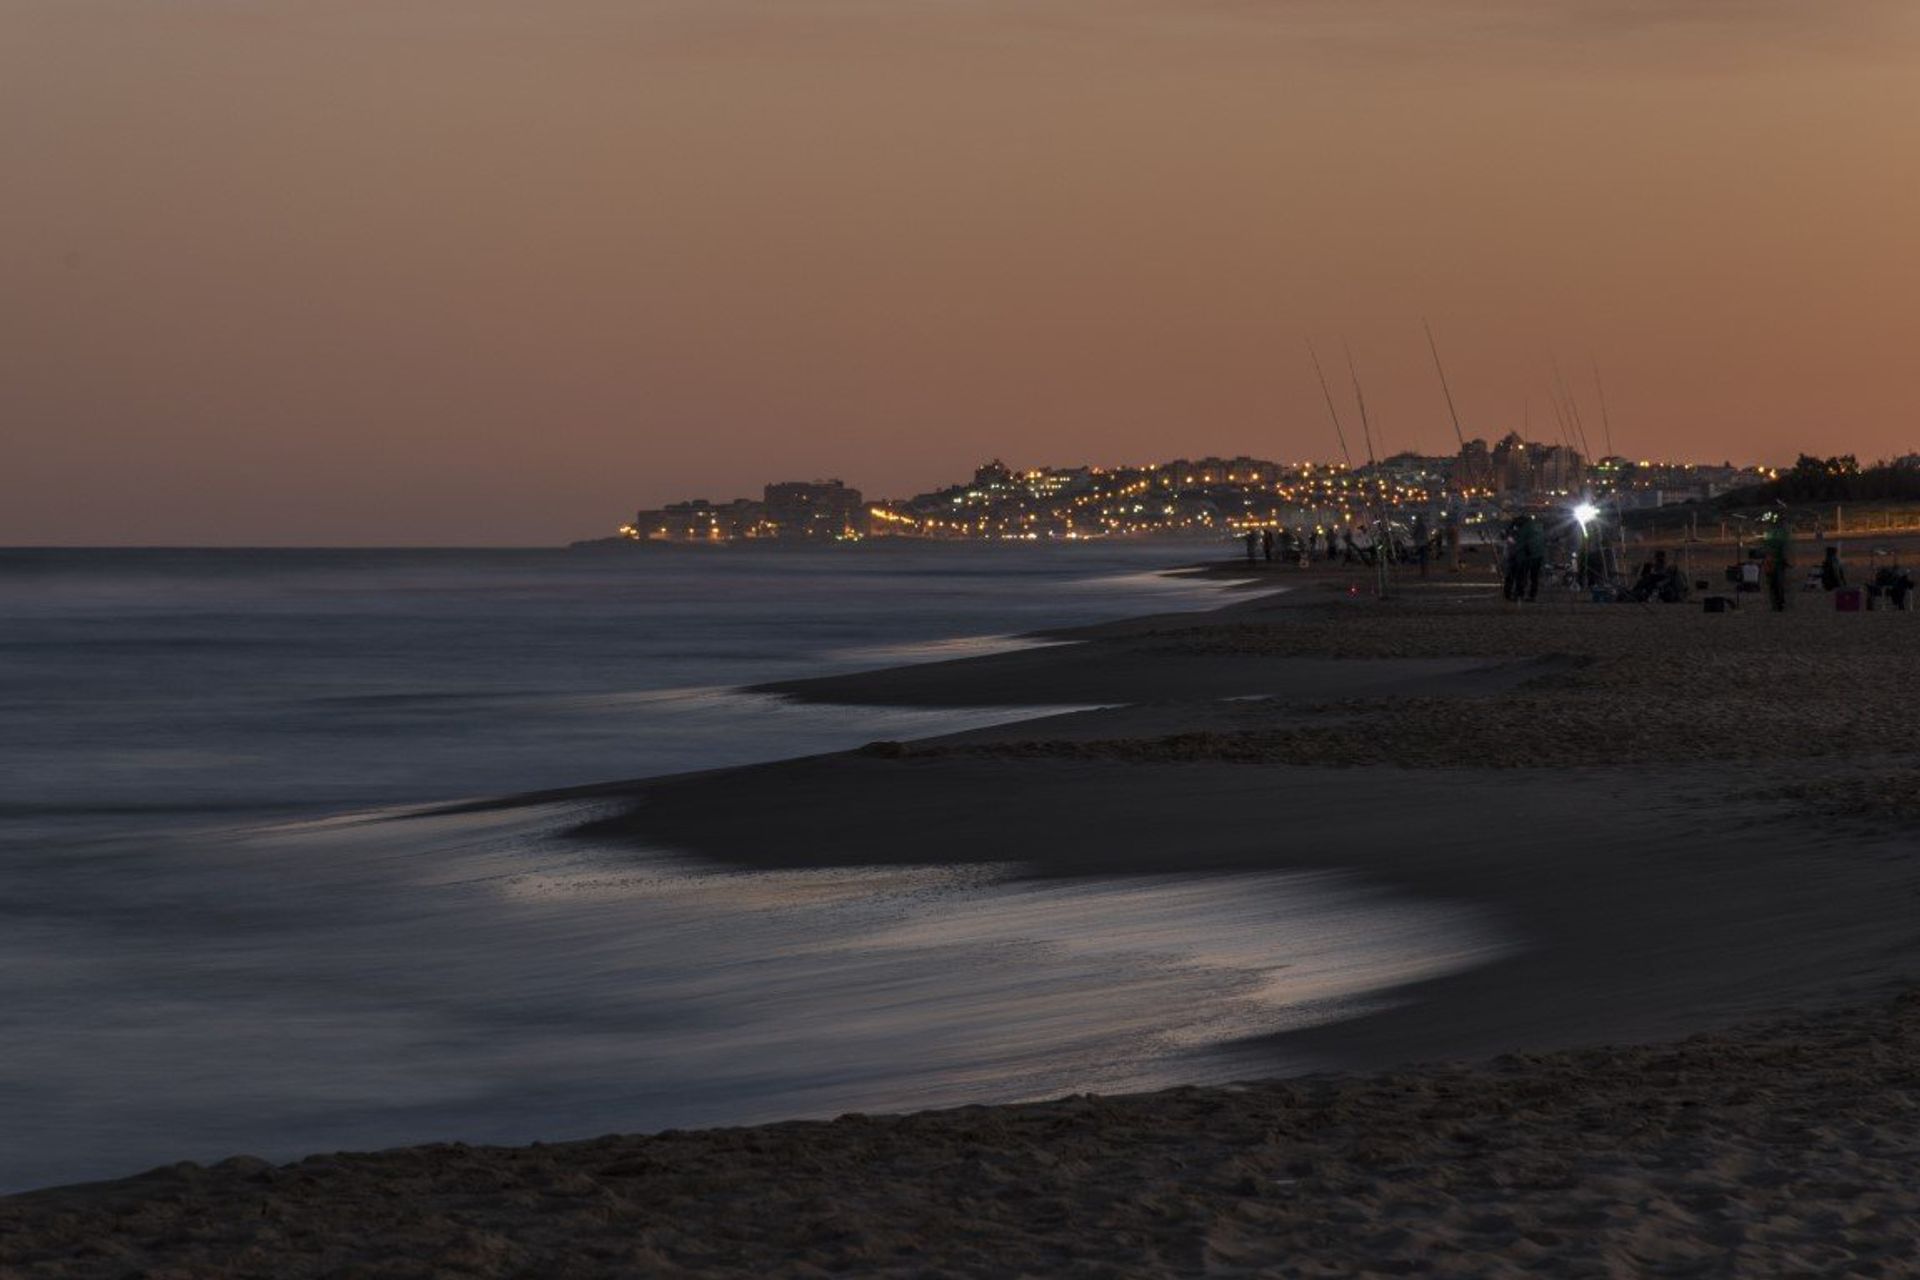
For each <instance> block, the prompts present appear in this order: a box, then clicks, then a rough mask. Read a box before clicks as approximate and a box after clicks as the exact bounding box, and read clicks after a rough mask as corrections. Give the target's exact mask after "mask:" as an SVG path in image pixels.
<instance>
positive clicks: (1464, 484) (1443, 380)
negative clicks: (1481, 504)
mask: <svg viewBox="0 0 1920 1280" xmlns="http://www.w3.org/2000/svg"><path fill="white" fill-rule="evenodd" d="M1420 327H1421V328H1423V329H1425V330H1426V331H1427V350H1429V351H1431V352H1432V353H1433V371H1434V372H1435V373H1437V374H1439V375H1440V394H1441V395H1443V396H1445V397H1446V400H1447V417H1448V418H1450V419H1452V421H1453V438H1454V439H1455V440H1457V441H1459V443H1460V464H1461V466H1460V470H1461V472H1462V476H1461V483H1460V507H1461V509H1460V516H1459V522H1457V523H1456V522H1452V521H1450V522H1449V523H1450V527H1451V528H1452V530H1453V532H1452V534H1451V537H1452V538H1453V543H1454V547H1455V551H1454V558H1453V567H1454V568H1455V569H1456V570H1458V569H1459V567H1460V557H1459V550H1458V547H1459V525H1460V524H1461V523H1464V522H1465V520H1466V518H1467V508H1469V507H1470V506H1472V504H1473V480H1474V477H1473V476H1472V475H1470V474H1467V473H1466V466H1467V433H1466V431H1465V430H1463V429H1462V428H1461V426H1460V411H1459V410H1458V409H1456V408H1454V405H1453V388H1452V387H1450V386H1448V385H1447V367H1446V366H1445V365H1444V364H1442V363H1441V362H1440V344H1439V343H1437V342H1435V341H1434V340H1433V326H1432V325H1431V324H1429V323H1428V322H1427V320H1426V318H1425V317H1424V316H1423V317H1421V320H1420ZM1493 480H1494V477H1493V455H1492V454H1491V453H1489V454H1488V455H1487V491H1488V492H1489V493H1491V492H1492V491H1493V487H1494V484H1493Z"/></svg>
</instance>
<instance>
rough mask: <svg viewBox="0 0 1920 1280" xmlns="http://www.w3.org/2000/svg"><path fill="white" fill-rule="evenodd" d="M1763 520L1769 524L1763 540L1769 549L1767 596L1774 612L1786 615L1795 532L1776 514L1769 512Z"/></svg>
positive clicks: (1766, 570)
mask: <svg viewBox="0 0 1920 1280" xmlns="http://www.w3.org/2000/svg"><path fill="white" fill-rule="evenodd" d="M1761 519H1763V520H1765V521H1766V522H1767V532H1766V533H1765V535H1763V537H1762V539H1761V542H1762V545H1764V546H1765V547H1766V549H1767V563H1766V569H1765V572H1766V575H1767V595H1768V596H1769V597H1771V598H1772V600H1773V611H1774V612H1775V613H1785V612H1786V611H1787V570H1789V569H1791V568H1792V567H1793V555H1792V551H1793V530H1791V529H1789V528H1787V522H1786V521H1785V520H1782V519H1781V518H1780V517H1779V516H1778V515H1777V514H1776V513H1774V512H1771V511H1770V512H1768V513H1767V514H1766V515H1764V516H1762V517H1761Z"/></svg>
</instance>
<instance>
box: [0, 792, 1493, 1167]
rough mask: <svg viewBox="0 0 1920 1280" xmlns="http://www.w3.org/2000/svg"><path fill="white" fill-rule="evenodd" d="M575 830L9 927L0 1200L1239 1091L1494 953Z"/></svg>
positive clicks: (465, 826)
mask: <svg viewBox="0 0 1920 1280" xmlns="http://www.w3.org/2000/svg"><path fill="white" fill-rule="evenodd" d="M595 812H597V810H596V809H595V808H594V806H591V805H582V804H566V805H550V806H543V807H539V808H534V809H526V810H516V811H505V812H468V813H448V814H427V815H419V814H415V815H413V816H410V817H408V818H407V820H405V821H386V822H377V821H371V820H370V819H371V818H373V817H376V816H379V815H376V814H367V813H363V814H359V815H353V816H351V817H343V818H339V819H332V820H326V821H316V822H305V823H297V824H287V825H284V826H281V827H278V828H274V829H271V830H267V831H261V832H256V833H253V834H250V835H247V836H244V837H228V838H223V839H216V838H209V837H195V838H194V839H193V840H192V841H191V842H189V843H187V844H184V845H182V846H181V847H178V848H174V849H170V850H168V851H167V853H168V856H167V857H166V858H165V859H164V860H161V859H155V858H153V857H151V856H149V855H150V854H151V850H147V849H141V850H138V851H133V850H129V852H128V856H126V857H124V858H119V859H115V858H111V857H109V856H108V855H107V854H105V853H102V854H101V855H100V859H101V860H100V861H99V862H98V863H97V865H95V866H94V867H93V872H94V873H93V874H91V875H89V876H87V877H86V878H85V879H84V880H75V879H74V878H73V877H71V876H68V877H66V878H65V879H64V880H63V881H62V889H63V894H64V895H65V896H64V898H63V901H62V903H61V907H62V909H61V910H60V911H58V912H54V911H49V910H45V909H41V910H35V911H32V912H31V913H30V915H29V916H28V918H27V919H26V920H25V921H24V922H22V923H21V924H20V925H19V927H17V928H10V929H9V930H7V931H5V932H0V1035H4V1036H5V1039H6V1041H7V1043H8V1044H9V1045H10V1046H12V1049H11V1050H10V1051H9V1053H8V1054H7V1055H5V1057H4V1058H3V1059H0V1097H5V1098H7V1099H9V1100H10V1105H9V1114H10V1121H9V1124H10V1130H11V1133H10V1136H11V1137H12V1138H13V1141H12V1142H11V1143H10V1144H9V1146H8V1149H7V1150H6V1151H4V1152H0V1188H16V1189H17V1188H21V1187H26V1186H30V1185H36V1184H45V1183H49V1182H54V1181H62V1180H73V1179H79V1178H90V1177H102V1176H111V1175H115V1174H122V1173H127V1172H131V1171H133V1170H135V1169H137V1168H140V1167H143V1166H145V1165H151V1164H156V1163H160V1162H163V1161H166V1160H172V1159H181V1158H190V1159H203V1160H204V1159H217V1158H219V1157H221V1156H224V1155H226V1154H230V1153H232V1152H236V1151H248V1152H254V1153H257V1154H261V1155H265V1156H268V1157H270V1158H275V1157H293V1156H296V1155H299V1154H301V1153H304V1152H307V1151H315V1150H328V1149H337V1148H341V1147H379V1146H388V1145H395V1144H401V1143H409V1142H421V1141H430V1140H437V1139H449V1138H459V1139H461V1140H465V1141H475V1142H524V1141H530V1140H533V1139H558V1138H565V1137H570V1136H586V1135H590V1134H594V1133H600V1132H606V1131H608V1130H616V1129H624V1130H647V1129H656V1128H662V1127H668V1126H679V1127H686V1126H692V1125H710V1124H732V1123H752V1122H758V1121H765V1120H773V1119H779V1118H785V1117H794V1116H824V1115H832V1114H837V1113H839V1112H841V1111H846V1110H899V1109H911V1108H918V1107H928V1106H941V1105H954V1104H961V1103H970V1102H996V1101H1013V1100H1019V1099H1030V1098H1038V1097H1046V1096H1053V1095H1058V1094H1062V1093H1068V1092H1074V1091H1081V1090H1095V1091H1101V1092H1117V1091H1123V1090H1132V1089H1144V1088H1152V1087H1158V1086H1163V1085H1170V1084H1176V1083H1203V1082H1208V1081H1212V1080H1218V1079H1224V1078H1229V1077H1231V1076H1235V1075H1244V1074H1245V1073H1246V1066H1245V1063H1244V1061H1238V1060H1234V1059H1231V1058H1230V1057H1229V1056H1228V1055H1227V1054H1224V1053H1222V1054H1217V1055H1215V1054H1212V1053H1211V1052H1210V1051H1211V1049H1212V1048H1213V1047H1214V1046H1222V1045H1224V1044H1226V1042H1228V1041H1231V1040H1232V1039H1234V1038H1236V1037H1240V1036H1247V1035H1255V1034H1261V1033H1266V1032H1272V1031H1278V1030H1284V1029H1287V1028H1289V1027H1297V1026H1305V1025H1310V1024H1312V1023H1314V1022H1319V1021H1324V1020H1327V1019H1329V1018H1337V1017H1342V1016H1350V1015H1351V1014H1353V1013H1355V1012H1358V1011H1362V1010H1364V1009H1365V1008H1367V1007H1369V1006H1370V1004H1371V1003H1372V1002H1377V1001H1378V1000H1379V999H1381V998H1383V997H1385V996H1388V995H1390V993H1391V992H1392V991H1393V990H1394V989H1395V987H1396V986H1398V985H1399V984H1402V983H1405V982H1408V981H1412V980H1415V979H1418V978H1422V977H1431V976H1434V975H1436V974H1439V973H1443V972H1450V971H1453V970H1456V969H1458V968H1461V967H1464V966H1467V965H1471V964H1475V963H1480V962H1482V961H1484V960H1486V959H1489V958H1491V957H1492V956H1494V955H1497V954H1499V953H1500V952H1501V950H1502V948H1503V945H1504V944H1503V942H1502V941H1501V939H1500V938H1499V937H1498V935H1497V934H1496V932H1495V931H1494V930H1493V929H1492V928H1490V927H1489V925H1488V924H1487V922H1486V921H1485V920H1484V919H1483V918H1481V917H1480V916H1479V915H1478V914H1477V913H1476V912H1474V911H1473V910H1471V909H1469V908H1467V907H1464V906H1461V905H1459V904H1446V903H1430V902H1414V901H1409V900H1407V899H1404V898H1399V897H1396V896H1393V895H1390V894H1386V893H1383V892H1381V891H1379V890H1377V889H1374V888H1371V887H1369V886H1367V885H1364V884H1361V883H1359V882H1356V881H1353V880H1350V879H1346V878H1343V877H1338V876H1330V875H1298V874H1279V873H1274V874H1252V875H1230V876H1153V877H1133V878H1128V877H1103V878H1099V879H1084V880H1035V879H1030V878H1025V877H1024V873H1023V872H1022V870H1021V869H1020V868H1019V867H1018V866H1016V865H1013V864H1009V863H1004V862H1001V863H993V864H982V865H972V866H918V865H910V864H907V865H898V866H884V867H826V868H818V869H795V870H771V871H747V870H739V869H732V868H723V867H716V866H714V865H712V864H709V863H705V862H702V861H700V860H698V859H693V858H688V857H685V856H682V855H676V854H673V853H671V852H667V851H657V852H656V851H636V850H632V849H626V848H614V847H604V846H596V845H592V844H587V843H583V842H580V841H578V840H557V839H555V837H556V836H558V835H560V834H561V833H562V832H563V831H565V830H566V829H567V828H569V827H571V826H572V825H574V824H576V823H578V822H579V821H580V820H581V819H582V818H584V817H587V816H591V815H592V814H593V813H595ZM389 816H391V815H390V814H389ZM770 838H777V835H774V836H771V837H770ZM163 866H164V868H165V870H164V873H162V872H161V871H159V870H157V868H161V867H163ZM1293 1065H1294V1066H1295V1067H1297V1068H1299V1069H1307V1068H1311V1067H1313V1066H1315V1065H1316V1064H1313V1063H1308V1062H1301V1063H1297V1064H1293ZM1274 1066H1275V1067H1276V1069H1283V1068H1285V1067H1286V1066H1287V1064H1285V1063H1275V1064H1274Z"/></svg>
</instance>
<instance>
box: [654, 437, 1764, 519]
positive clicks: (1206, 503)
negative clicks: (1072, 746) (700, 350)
mask: <svg viewBox="0 0 1920 1280" xmlns="http://www.w3.org/2000/svg"><path fill="white" fill-rule="evenodd" d="M1775 474H1776V473H1775V472H1773V471H1770V470H1766V469H1762V468H1758V467H1742V466H1735V465H1733V464H1732V463H1722V464H1720V465H1717V466H1716V465H1703V464H1696V463H1660V462H1646V461H1634V460H1631V459H1628V458H1622V457H1605V458H1601V459H1599V460H1598V461H1594V462H1590V461H1588V460H1587V459H1586V458H1584V457H1582V456H1581V454H1580V453H1579V451H1578V450H1576V449H1574V448H1572V447H1570V446H1568V445H1566V444H1546V443H1540V442H1536V441H1528V440H1523V439H1522V438H1521V437H1520V436H1519V435H1518V434H1509V435H1507V436H1506V437H1505V438H1503V439H1501V440H1499V441H1497V442H1496V443H1494V444H1492V445H1489V444H1488V443H1487V442H1486V441H1484V440H1478V439H1476V440H1469V441H1467V442H1466V444H1465V445H1464V446H1463V447H1462V448H1461V450H1460V451H1459V452H1458V453H1457V454H1453V455H1438V456H1435V455H1424V454H1417V453H1400V454H1396V455H1394V456H1392V457H1389V458H1386V459H1383V460H1381V461H1380V462H1378V463H1373V464H1368V465H1363V466H1355V467H1348V466H1346V465H1343V464H1339V463H1322V462H1296V463H1283V462H1274V461H1269V460H1266V459H1262V458H1251V457H1244V456H1243V457H1234V458H1217V457H1207V458H1199V459H1187V458H1181V459H1176V460H1174V461H1171V462H1163V463H1156V464H1151V465H1141V466H1093V465H1080V466H1071V467H1032V468H1027V469H1018V468H1015V467H1011V466H1008V465H1007V464H1006V463H1004V462H1002V461H1000V460H999V459H994V460H993V461H991V462H988V463H986V464H984V465H983V466H981V467H979V468H978V469H976V470H975V471H974V473H973V476H972V478H971V479H968V480H965V481H962V482H960V483H957V484H952V485H948V486H946V487H944V488H940V489H935V490H932V491H929V492H926V493H921V494H917V495H915V496H913V497H910V498H898V499H881V500H869V499H867V498H866V497H865V495H863V494H862V493H861V491H860V490H858V489H855V488H851V487H849V486H848V485H846V484H845V483H843V482H842V481H840V480H818V481H782V482H780V483H777V484H769V485H767V486H766V488H765V489H764V491H763V492H762V494H761V496H760V497H759V498H734V499H731V500H729V501H725V502H714V501H710V500H708V499H706V498H694V499H690V500H687V501H684V502H675V503H669V504H667V505H666V506H664V507H660V508H657V509H652V510H642V511H638V512H636V513H635V514H634V517H633V519H632V521H631V522H630V523H628V524H625V525H622V526H621V528H620V530H619V533H618V535H617V538H618V539H625V540H629V541H634V542H665V543H708V542H735V541H744V540H757V539H775V540H799V541H823V540H824V541H847V540H853V539H860V538H869V537H892V538H928V539H986V540H1034V541H1037V540H1041V539H1085V538H1110V537H1144V536H1191V537H1218V536H1222V535H1229V534H1240V533H1244V532H1246V531H1249V530H1258V529H1276V528H1278V529H1286V528H1301V529H1308V530H1311V529H1315V528H1333V527H1345V526H1349V525H1352V524H1353V523H1355V522H1356V521H1366V520H1369V519H1377V518H1381V517H1382V516H1386V517H1404V518H1408V519H1411V518H1412V517H1413V516H1415V515H1420V516H1423V517H1425V518H1426V519H1427V520H1428V521H1429V522H1441V521H1445V522H1447V523H1455V524H1474V523H1478V522H1481V521H1484V520H1491V519H1495V518H1497V517H1498V515H1499V513H1500V512H1501V511H1502V510H1503V509H1506V508H1510V507H1512V506H1514V505H1517V504H1525V503H1530V502H1537V503H1545V502H1553V501H1558V500H1565V499H1567V498H1569V497H1587V498H1593V499H1596V500H1602V501H1606V502H1608V503H1609V504H1610V505H1613V506H1615V507H1617V508H1618V509H1621V510H1640V509H1649V508H1659V507H1666V506H1673V505H1676V504H1682V503H1687V502H1698V501H1704V500H1707V499H1711V498H1715V497H1718V496H1720V495H1722V494H1725V493H1728V492H1731V491H1733V490H1736V489H1739V488H1743V487H1746V486H1750V485H1755V484H1760V483H1764V482H1766V481H1768V480H1770V479H1772V478H1773V476H1774V475H1775Z"/></svg>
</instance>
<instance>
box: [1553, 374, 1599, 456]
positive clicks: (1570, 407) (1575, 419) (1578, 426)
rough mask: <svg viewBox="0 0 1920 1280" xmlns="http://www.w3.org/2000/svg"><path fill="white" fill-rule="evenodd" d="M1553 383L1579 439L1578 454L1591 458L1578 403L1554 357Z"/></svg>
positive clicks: (1590, 449)
mask: <svg viewBox="0 0 1920 1280" xmlns="http://www.w3.org/2000/svg"><path fill="white" fill-rule="evenodd" d="M1553 381H1554V385H1555V386H1557V387H1558V388H1559V389H1560V394H1561V395H1562V396H1564V397H1565V398H1566V401H1567V416H1568V418H1569V420H1571V421H1572V423H1573V429H1574V431H1575V433H1576V434H1578V435H1579V437H1580V452H1581V453H1583V454H1585V455H1586V456H1587V457H1589V458H1591V457H1592V456H1593V449H1592V448H1591V447H1590V446H1589V445H1588V444H1587V428H1586V424H1585V423H1583V422H1581V421H1580V402H1579V401H1578V400H1575V399H1574V398H1573V392H1572V391H1571V390H1570V389H1569V388H1568V387H1567V380H1566V379H1565V378H1564V377H1562V376H1561V374H1560V358H1559V357H1558V356H1555V357H1554V359H1553Z"/></svg>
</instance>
